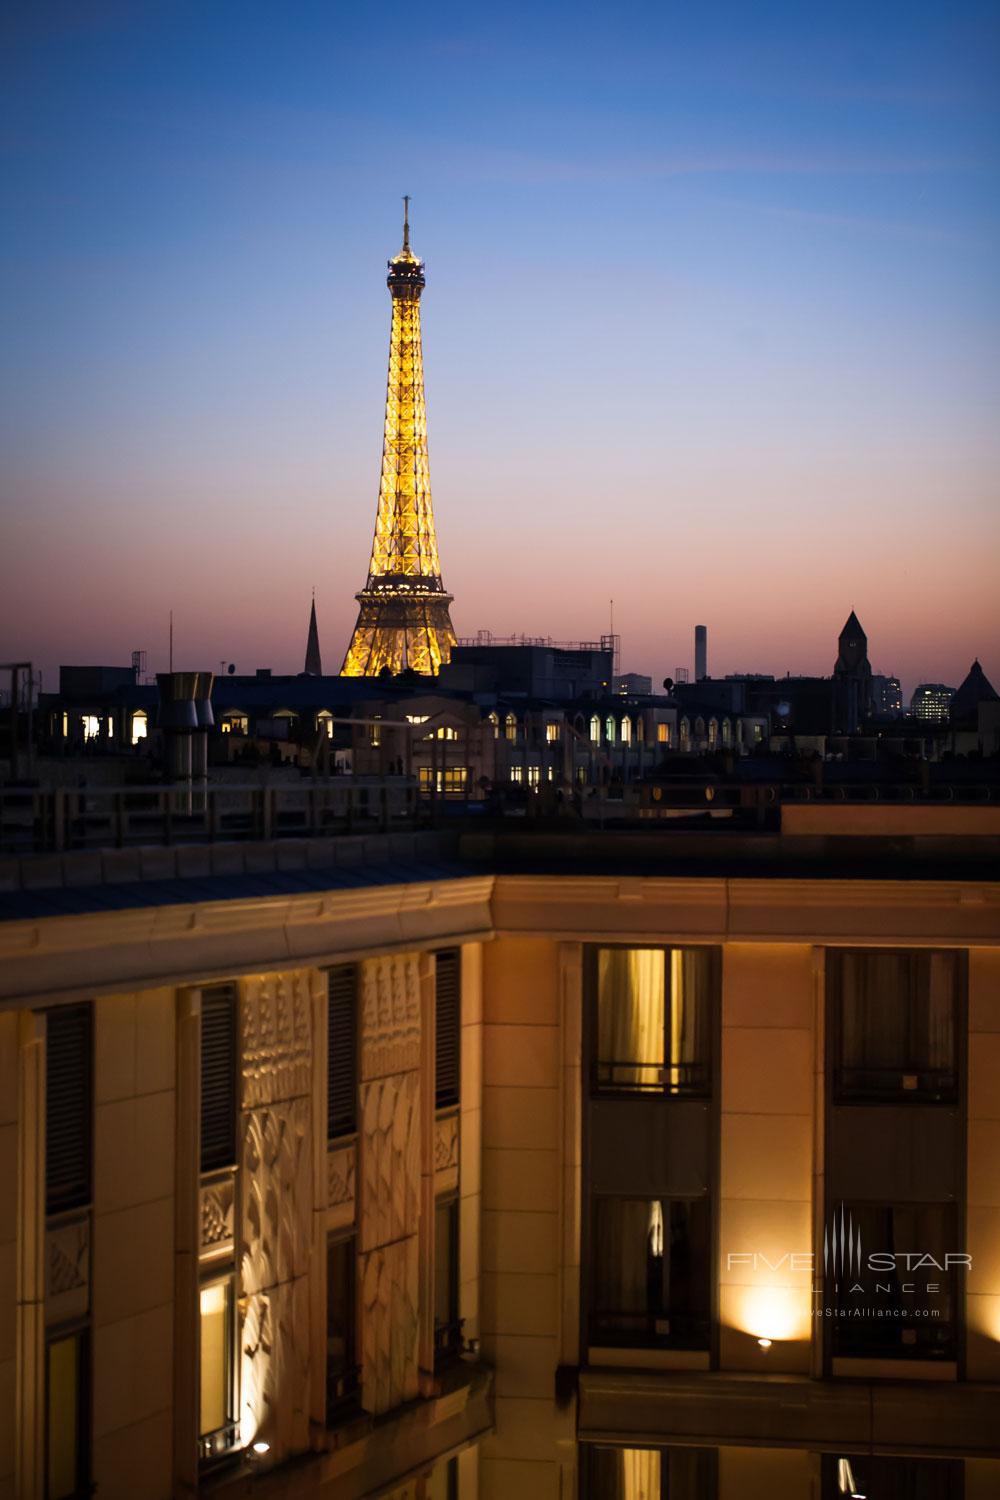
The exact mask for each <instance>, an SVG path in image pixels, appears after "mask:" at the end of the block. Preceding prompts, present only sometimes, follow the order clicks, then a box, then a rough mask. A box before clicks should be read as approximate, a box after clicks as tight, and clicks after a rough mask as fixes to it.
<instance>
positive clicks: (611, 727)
mask: <svg viewBox="0 0 1000 1500" xmlns="http://www.w3.org/2000/svg"><path fill="white" fill-rule="evenodd" d="M604 732H605V734H606V735H607V740H608V744H609V745H613V744H614V742H615V721H614V719H613V718H612V717H611V715H610V714H608V717H607V720H606V721H605V725H604Z"/></svg>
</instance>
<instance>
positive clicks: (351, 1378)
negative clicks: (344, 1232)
mask: <svg viewBox="0 0 1000 1500" xmlns="http://www.w3.org/2000/svg"><path fill="white" fill-rule="evenodd" d="M355 1248H356V1247H355V1239H354V1236H353V1235H350V1236H348V1237H347V1238H340V1239H336V1238H331V1239H329V1240H328V1241H327V1246H326V1420H327V1423H328V1424H333V1423H334V1422H337V1421H339V1420H340V1419H341V1418H342V1417H343V1416H344V1415H345V1413H347V1412H348V1411H349V1410H350V1409H351V1408H352V1406H353V1405H354V1402H355V1400H356V1397H357V1392H358V1369H357V1354H356V1349H355V1282H354V1260H355Z"/></svg>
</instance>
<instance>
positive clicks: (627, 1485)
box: [618, 1448, 660, 1500]
mask: <svg viewBox="0 0 1000 1500" xmlns="http://www.w3.org/2000/svg"><path fill="white" fill-rule="evenodd" d="M618 1462H619V1465H620V1471H619V1472H620V1484H619V1487H618V1493H619V1494H620V1495H621V1497H622V1500H660V1454H659V1451H658V1450H657V1449H656V1448H622V1449H620V1450H619V1453H618Z"/></svg>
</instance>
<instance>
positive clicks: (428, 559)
mask: <svg viewBox="0 0 1000 1500" xmlns="http://www.w3.org/2000/svg"><path fill="white" fill-rule="evenodd" d="M403 203H404V211H403V248H402V250H400V252H399V254H398V255H395V256H393V258H392V260H390V261H389V276H388V280H387V284H388V287H389V291H390V292H391V293H392V332H391V334H390V338H389V385H388V389H387V391H386V397H385V436H384V439H383V443H382V479H381V483H380V485H379V492H378V514H377V516H376V519H375V540H374V542H373V543H372V559H371V564H370V566H369V569H368V582H367V583H366V584H365V586H364V588H363V589H362V590H361V592H360V594H356V595H355V598H356V599H357V601H358V604H359V605H360V608H359V610H358V620H357V624H356V625H355V627H354V634H353V636H352V637H351V644H350V645H349V646H348V648H347V655H346V656H345V658H344V665H343V667H342V668H341V674H342V675H343V676H345V677H375V676H377V675H378V673H380V672H383V671H385V669H386V668H388V670H389V671H390V672H402V671H404V670H405V669H406V668H407V667H409V668H411V669H412V670H413V671H415V672H421V673H436V672H437V671H439V670H440V667H441V664H442V663H443V662H447V661H448V660H449V658H450V656H451V648H452V646H454V644H455V632H454V630H453V629H452V625H451V615H450V614H449V612H448V606H449V604H450V603H451V600H452V595H451V594H448V593H446V592H445V587H444V584H443V583H442V582H441V564H440V563H439V562H438V550H437V538H436V537H435V535H434V511H433V508H432V506H431V478H430V464H429V461H428V457H427V413H426V410H425V408H424V362H423V353H422V351H421V347H420V293H421V292H422V291H423V289H424V265H423V261H420V260H418V259H417V257H416V256H415V255H414V253H413V251H412V250H411V249H410V200H409V198H404V199H403Z"/></svg>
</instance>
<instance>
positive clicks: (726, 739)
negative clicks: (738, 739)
mask: <svg viewBox="0 0 1000 1500" xmlns="http://www.w3.org/2000/svg"><path fill="white" fill-rule="evenodd" d="M732 744H733V726H732V722H731V720H729V719H723V721H722V748H723V749H724V750H730V749H731V748H732Z"/></svg>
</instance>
